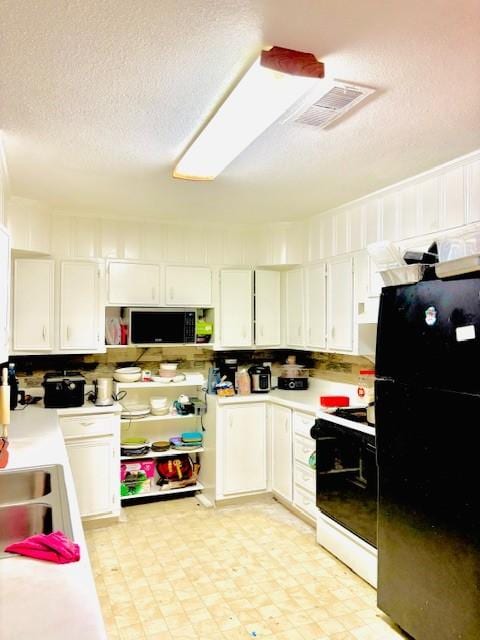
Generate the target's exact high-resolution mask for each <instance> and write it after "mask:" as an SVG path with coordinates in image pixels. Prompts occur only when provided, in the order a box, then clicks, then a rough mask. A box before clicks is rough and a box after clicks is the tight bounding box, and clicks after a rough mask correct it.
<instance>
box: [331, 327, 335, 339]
mask: <svg viewBox="0 0 480 640" xmlns="http://www.w3.org/2000/svg"><path fill="white" fill-rule="evenodd" d="M331 335H332V338H335V327H332V331H331Z"/></svg>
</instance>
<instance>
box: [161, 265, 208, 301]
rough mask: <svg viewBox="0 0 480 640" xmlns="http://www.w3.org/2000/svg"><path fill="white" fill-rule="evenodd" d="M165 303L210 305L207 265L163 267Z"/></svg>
mask: <svg viewBox="0 0 480 640" xmlns="http://www.w3.org/2000/svg"><path fill="white" fill-rule="evenodd" d="M165 304H167V305H171V306H183V307H209V306H211V304H212V271H211V269H210V268H209V267H183V266H167V267H165Z"/></svg>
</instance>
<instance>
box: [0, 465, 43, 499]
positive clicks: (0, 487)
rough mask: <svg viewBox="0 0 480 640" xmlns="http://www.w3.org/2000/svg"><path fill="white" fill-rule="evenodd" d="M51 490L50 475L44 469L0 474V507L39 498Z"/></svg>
mask: <svg viewBox="0 0 480 640" xmlns="http://www.w3.org/2000/svg"><path fill="white" fill-rule="evenodd" d="M51 490H52V486H51V474H50V472H47V471H45V470H44V469H27V470H23V469H22V470H21V471H6V472H2V473H1V474H0V506H3V505H6V504H15V503H17V502H25V500H33V499H36V498H41V497H42V496H45V495H47V494H48V493H50V492H51Z"/></svg>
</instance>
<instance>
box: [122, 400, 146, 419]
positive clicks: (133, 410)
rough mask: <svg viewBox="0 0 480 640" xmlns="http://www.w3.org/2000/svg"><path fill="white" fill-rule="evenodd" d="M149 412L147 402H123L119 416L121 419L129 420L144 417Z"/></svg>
mask: <svg viewBox="0 0 480 640" xmlns="http://www.w3.org/2000/svg"><path fill="white" fill-rule="evenodd" d="M149 413H150V407H149V406H148V404H141V403H139V402H129V403H127V402H124V403H123V404H122V413H121V417H122V419H123V420H129V419H131V418H144V417H145V416H148V414H149Z"/></svg>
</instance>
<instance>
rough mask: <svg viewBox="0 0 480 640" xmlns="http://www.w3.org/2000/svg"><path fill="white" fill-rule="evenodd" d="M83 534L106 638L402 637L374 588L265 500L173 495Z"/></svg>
mask: <svg viewBox="0 0 480 640" xmlns="http://www.w3.org/2000/svg"><path fill="white" fill-rule="evenodd" d="M124 514H125V520H126V521H125V522H122V523H119V524H115V525H111V526H109V527H105V528H101V529H93V530H89V531H87V533H86V535H87V542H88V547H89V553H90V558H91V562H92V566H93V571H94V575H95V580H96V584H97V590H98V594H99V597H100V601H101V605H102V610H103V615H104V619H105V623H106V627H107V632H108V638H109V640H114V639H117V638H120V639H122V640H127V639H128V640H130V639H136V638H148V639H151V640H153V639H158V640H183V638H185V639H187V638H188V640H192V639H195V638H199V639H203V638H205V640H206V639H208V640H237V639H238V640H241V639H245V640H248V638H252V637H256V638H263V637H265V638H268V639H269V640H273V638H275V639H277V640H280V639H282V640H391V639H394V638H405V636H404V635H403V634H402V633H401V632H400V630H399V629H398V628H395V627H394V626H391V625H390V624H389V622H388V619H387V618H386V617H385V616H384V615H383V614H382V613H381V612H380V611H379V610H378V609H377V608H376V606H375V591H374V589H372V588H371V587H370V586H369V585H367V584H366V583H365V582H363V580H361V579H360V578H359V577H358V576H356V575H355V574H354V573H352V572H351V571H350V570H349V569H347V568H346V567H345V566H344V565H343V564H342V563H340V562H339V561H337V560H336V559H335V558H333V557H332V556H331V555H330V554H329V553H328V552H326V551H325V550H323V549H322V548H321V547H320V546H319V545H318V544H317V543H316V542H315V536H314V530H313V529H312V528H311V527H309V526H308V525H307V524H305V523H304V522H303V521H301V520H299V519H298V518H297V517H295V516H294V515H293V514H291V513H290V512H289V511H288V510H287V509H285V508H284V507H283V506H282V505H280V504H279V503H277V502H276V501H274V500H273V499H266V500H256V501H253V502H249V503H243V504H241V505H229V506H225V507H218V508H216V509H206V508H204V507H203V506H201V505H199V504H198V503H197V501H196V500H195V498H193V497H189V498H182V499H176V500H169V501H163V502H154V503H150V504H145V505H136V506H131V507H128V508H127V509H125V510H124Z"/></svg>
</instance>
